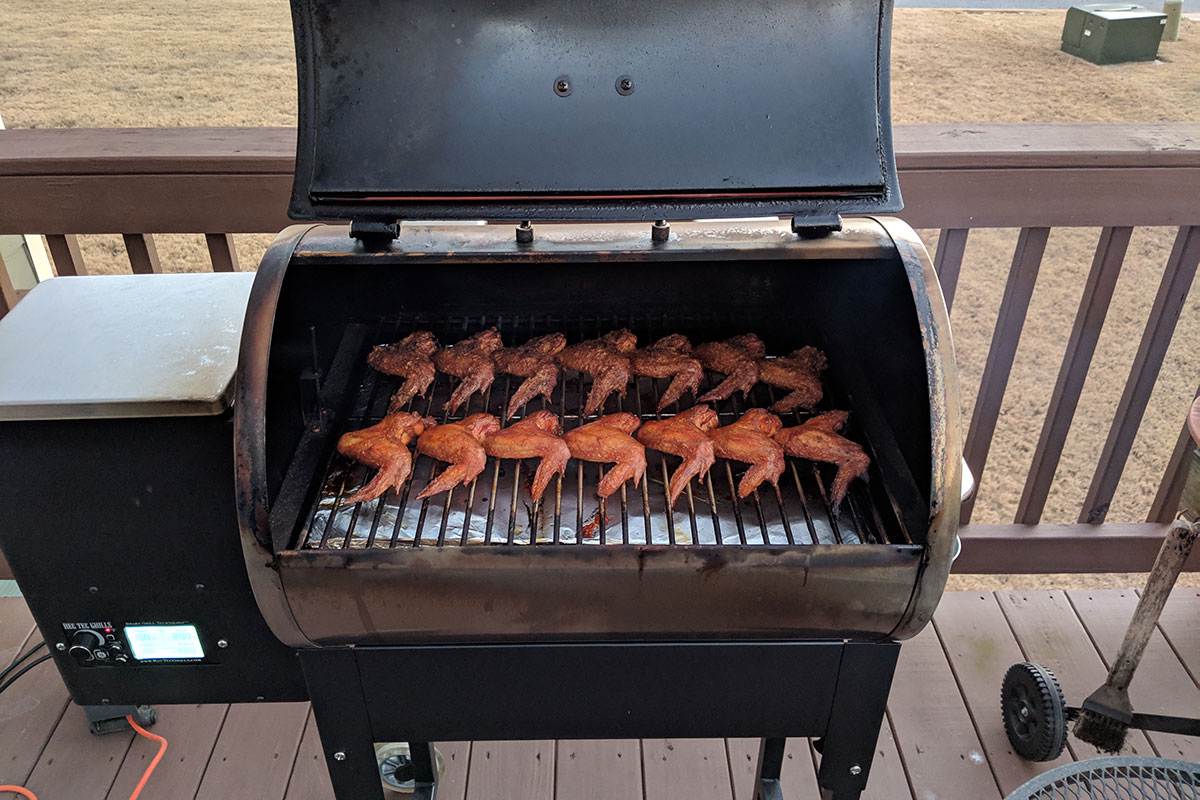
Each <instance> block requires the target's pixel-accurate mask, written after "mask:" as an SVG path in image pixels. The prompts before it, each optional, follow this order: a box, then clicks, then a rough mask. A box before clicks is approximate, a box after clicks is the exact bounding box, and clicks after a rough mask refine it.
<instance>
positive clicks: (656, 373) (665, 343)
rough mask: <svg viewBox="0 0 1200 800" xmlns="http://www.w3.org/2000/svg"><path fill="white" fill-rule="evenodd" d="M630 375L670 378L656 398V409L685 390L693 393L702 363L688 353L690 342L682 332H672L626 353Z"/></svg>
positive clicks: (698, 386)
mask: <svg viewBox="0 0 1200 800" xmlns="http://www.w3.org/2000/svg"><path fill="white" fill-rule="evenodd" d="M630 361H631V363H632V365H633V374H634V375H644V376H646V377H648V378H670V379H671V383H670V384H668V385H667V388H666V391H664V392H663V393H662V397H660V398H659V399H658V409H657V410H658V411H662V410H663V409H664V408H666V407H667V406H669V405H671V404H672V403H674V402H676V401H678V400H679V398H681V397H683V395H684V394H685V393H687V392H692V393H693V394H695V393H696V392H698V391H699V390H700V382H701V381H702V380H704V367H703V366H701V365H700V362H699V361H698V360H697V359H696V357H695V356H693V355H692V343H691V342H689V341H688V339H687V337H686V336H682V335H680V334H678V333H673V334H671V335H670V336H665V337H663V338H662V339H659V340H658V341H657V342H655V343H654V344H652V345H650V346H649V347H643V348H642V349H641V350H635V351H634V353H633V355H631V356H630Z"/></svg>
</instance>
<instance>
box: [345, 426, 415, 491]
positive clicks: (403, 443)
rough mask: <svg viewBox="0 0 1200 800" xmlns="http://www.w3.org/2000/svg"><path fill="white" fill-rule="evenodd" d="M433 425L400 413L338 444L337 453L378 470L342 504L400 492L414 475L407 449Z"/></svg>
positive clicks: (348, 435) (347, 435) (354, 433)
mask: <svg viewBox="0 0 1200 800" xmlns="http://www.w3.org/2000/svg"><path fill="white" fill-rule="evenodd" d="M433 425H434V421H433V420H431V419H429V418H427V417H422V416H421V415H420V414H412V413H408V412H400V413H398V414H388V415H387V416H386V417H384V418H383V419H382V420H381V421H380V422H377V423H375V424H374V425H372V426H371V427H369V428H363V429H362V430H357V431H349V432H348V433H344V434H342V436H341V438H340V439H338V443H337V450H338V452H339V453H341V454H342V455H344V456H346V457H347V458H353V459H354V460H355V461H357V462H359V463H360V464H366V465H367V466H368V467H374V468H375V469H376V470H378V472H376V473H375V477H373V478H371V480H370V481H368V482H367V483H366V484H364V485H363V486H362V487H360V488H359V490H358V491H357V492H354V493H353V494H351V495H350V496H348V497H346V498H343V500H342V502H343V503H346V504H354V503H361V502H363V501H364V500H374V499H375V498H377V497H381V496H382V495H384V494H386V493H387V491H388V489H395V490H396V491H400V487H402V486H403V485H404V482H405V481H406V480H408V476H409V475H410V474H411V473H412V454H411V453H410V452H409V450H408V446H409V445H410V444H412V441H413V440H414V439H416V438H417V437H418V436H420V435H421V434H422V433H423V432H424V431H425V429H426V428H428V427H432V426H433Z"/></svg>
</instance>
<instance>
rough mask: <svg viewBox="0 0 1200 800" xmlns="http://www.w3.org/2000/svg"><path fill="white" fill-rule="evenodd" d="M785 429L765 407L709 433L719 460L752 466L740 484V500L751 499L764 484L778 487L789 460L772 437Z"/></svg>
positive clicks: (755, 409) (748, 412) (751, 411)
mask: <svg viewBox="0 0 1200 800" xmlns="http://www.w3.org/2000/svg"><path fill="white" fill-rule="evenodd" d="M781 427H783V423H782V422H780V421H779V417H777V416H775V415H774V414H772V413H771V412H770V411H767V410H766V409H764V408H752V409H750V410H749V411H747V412H746V413H745V414H742V416H741V417H740V418H739V419H738V421H737V422H733V423H730V424H729V425H725V426H723V427H720V428H717V429H716V430H713V431H711V432H709V437H710V438H711V439H712V442H713V450H714V451H715V452H716V454H717V457H718V458H728V459H730V460H732V461H741V462H744V463H746V464H749V465H750V469H748V470H746V474H745V475H743V476H742V480H741V481H740V482H739V483H738V497H748V496H749V495H750V493H751V492H753V491H754V490H755V489H757V488H758V486H759V484H761V483H762V482H763V481H770V482H771V485H772V486H775V487H776V488H778V487H779V476H780V475H782V474H783V468H784V466H785V464H786V459H785V458H784V455H783V448H782V447H781V446H780V445H779V444H778V443H777V442H776V441H775V440H774V439H772V438H771V437H772V436H773V435H774V434H775V433H776V432H778V431H779V429H780V428H781Z"/></svg>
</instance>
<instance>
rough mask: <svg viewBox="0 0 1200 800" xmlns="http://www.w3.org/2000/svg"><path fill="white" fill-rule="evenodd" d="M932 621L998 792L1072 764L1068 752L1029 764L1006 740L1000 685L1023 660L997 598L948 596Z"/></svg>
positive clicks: (964, 595) (985, 595) (978, 595)
mask: <svg viewBox="0 0 1200 800" xmlns="http://www.w3.org/2000/svg"><path fill="white" fill-rule="evenodd" d="M933 621H934V625H935V626H936V629H937V632H938V637H939V639H940V640H941V642H942V648H943V649H944V650H945V651H946V656H947V657H948V658H949V660H950V666H951V668H952V669H953V670H954V676H955V678H956V680H957V681H958V689H959V691H960V692H961V693H962V696H963V700H965V701H966V704H967V710H968V711H970V713H971V719H972V720H973V721H974V723H975V730H976V732H977V733H978V734H979V740H980V743H981V744H982V745H983V752H984V755H985V756H987V760H988V764H989V765H990V766H991V768H992V774H993V775H994V776H995V777H996V782H997V783H998V784H999V785H1000V790H1001V791H1002V792H1004V793H1005V794H1008V793H1010V792H1012V791H1013V790H1014V789H1016V788H1017V787H1018V786H1020V785H1021V784H1022V783H1025V781H1027V780H1029V779H1030V778H1032V777H1033V776H1035V775H1038V774H1040V773H1042V772H1045V771H1046V770H1048V769H1052V768H1053V767H1057V766H1061V765H1062V764H1067V763H1070V761H1071V757H1070V755H1069V754H1067V753H1064V754H1063V755H1062V756H1060V757H1059V758H1057V759H1056V760H1054V761H1051V762H1048V763H1044V764H1034V763H1030V762H1028V761H1026V760H1024V759H1023V758H1021V757H1020V756H1018V755H1017V754H1016V753H1014V752H1013V749H1012V747H1011V746H1010V745H1009V743H1008V737H1007V736H1006V735H1005V734H1004V725H1003V723H1002V721H1001V716H1000V684H1001V682H1002V681H1003V680H1004V673H1005V672H1006V671H1007V670H1008V668H1009V666H1010V665H1012V664H1016V663H1019V662H1021V661H1024V660H1025V659H1024V657H1023V656H1022V654H1021V647H1020V645H1018V644H1017V639H1016V637H1015V636H1013V632H1012V629H1011V628H1009V627H1008V621H1007V620H1006V619H1005V618H1004V613H1003V612H1002V611H1001V610H1000V606H999V605H998V604H997V603H996V598H995V596H993V595H991V594H989V593H986V592H983V593H978V594H976V593H971V592H955V593H953V594H948V595H946V596H945V597H944V598H943V600H942V603H941V604H940V605H939V606H938V609H937V613H936V614H935V615H934V619H933Z"/></svg>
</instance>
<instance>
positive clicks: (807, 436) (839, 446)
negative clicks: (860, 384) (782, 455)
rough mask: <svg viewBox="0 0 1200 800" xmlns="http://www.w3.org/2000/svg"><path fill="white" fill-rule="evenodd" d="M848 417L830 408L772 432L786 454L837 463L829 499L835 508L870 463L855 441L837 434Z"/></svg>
mask: <svg viewBox="0 0 1200 800" xmlns="http://www.w3.org/2000/svg"><path fill="white" fill-rule="evenodd" d="M849 416H850V415H849V414H848V413H847V412H845V411H829V412H826V413H824V414H821V415H820V416H817V417H813V418H812V419H810V420H808V421H806V422H805V423H804V424H802V425H797V426H796V427H794V428H784V429H783V430H781V431H778V432H776V433H775V441H777V442H779V443H780V444H781V445H783V449H784V451H785V452H786V453H787V454H788V455H789V456H796V457H797V458H807V459H808V460H809V461H824V462H826V463H828V464H836V465H837V474H836V475H835V476H834V478H833V492H832V497H831V498H830V501H831V502H832V503H833V507H834V509H837V507H838V506H840V505H841V504H842V500H844V499H845V498H846V492H847V490H848V489H849V488H850V482H851V481H852V480H854V479H855V478H857V477H859V476H860V475H865V474H866V472H867V468H868V467H870V466H871V459H870V457H869V456H867V454H866V452H865V451H864V450H863V449H862V447H860V446H859V445H858V443H857V442H852V441H850V440H849V439H847V438H846V437H845V436H841V435H839V434H838V431H840V430H841V429H842V426H843V425H845V424H846V420H847V419H848V418H849Z"/></svg>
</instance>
